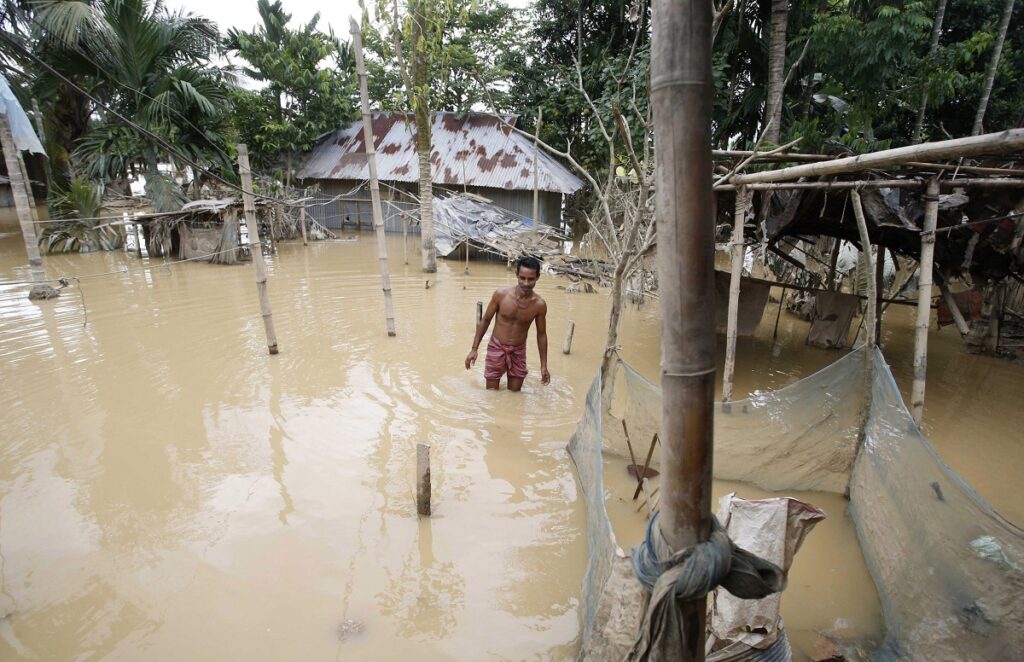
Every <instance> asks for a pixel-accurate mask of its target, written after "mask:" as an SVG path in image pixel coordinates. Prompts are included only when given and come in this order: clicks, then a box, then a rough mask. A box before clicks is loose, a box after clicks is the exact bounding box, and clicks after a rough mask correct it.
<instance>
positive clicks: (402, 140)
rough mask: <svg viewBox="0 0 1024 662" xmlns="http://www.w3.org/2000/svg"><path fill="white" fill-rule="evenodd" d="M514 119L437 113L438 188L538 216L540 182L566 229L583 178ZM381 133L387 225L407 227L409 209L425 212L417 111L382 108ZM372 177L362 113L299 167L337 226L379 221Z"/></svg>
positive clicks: (545, 216) (543, 201)
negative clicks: (567, 204) (566, 200)
mask: <svg viewBox="0 0 1024 662" xmlns="http://www.w3.org/2000/svg"><path fill="white" fill-rule="evenodd" d="M507 123H512V124H514V123H515V117H504V118H499V117H497V116H495V115H490V114H486V113H435V114H434V123H433V126H432V128H431V137H430V138H431V148H432V149H431V158H430V161H431V173H432V175H433V181H434V191H435V192H436V193H443V192H444V191H451V192H460V193H462V192H465V193H470V194H473V195H477V196H481V197H483V198H486V199H487V200H488V201H490V202H491V203H492V204H494V205H495V206H497V207H500V208H502V209H505V210H508V211H510V212H512V213H513V214H516V215H519V216H522V217H525V218H532V216H533V191H534V182H535V181H536V188H537V190H538V191H539V201H538V208H539V213H538V216H540V219H539V220H540V222H541V223H542V224H544V225H547V226H549V227H553V228H560V227H561V224H562V196H565V195H570V194H572V193H575V192H576V191H578V190H579V189H580V188H582V187H583V182H582V181H581V180H580V179H579V178H577V177H576V176H575V175H573V174H572V173H571V172H570V171H569V170H568V169H567V168H566V167H565V166H563V165H562V164H560V163H559V162H558V161H556V160H555V159H554V158H552V157H551V156H550V155H549V154H547V153H545V152H544V150H535V149H534V145H533V141H532V140H531V139H530V138H529V137H527V136H524V135H522V134H520V133H518V132H516V131H514V130H512V129H511V128H510V127H509V126H508V125H507ZM373 137H374V147H375V148H376V152H377V173H378V177H379V178H380V190H381V199H382V201H383V211H384V224H385V229H386V230H388V231H392V232H394V231H401V230H402V215H403V213H407V214H409V215H411V217H412V218H418V216H419V214H418V211H417V205H416V203H415V199H416V196H417V195H418V188H419V187H418V181H419V159H418V157H417V154H416V121H415V118H414V116H413V115H412V114H411V113H394V112H375V113H374V114H373ZM368 178H369V169H368V167H367V163H366V150H365V142H364V139H363V122H362V120H357V121H355V122H353V123H352V124H351V125H349V126H348V127H347V128H344V129H340V130H338V131H333V132H331V133H328V134H325V135H324V136H321V137H320V139H319V140H318V141H317V143H316V144H315V145H314V146H313V149H312V150H310V152H309V153H308V154H307V155H306V157H305V159H304V161H303V163H302V165H301V166H300V168H299V170H298V172H297V173H296V179H297V180H299V182H300V185H301V186H305V187H313V186H314V185H316V186H317V188H318V189H319V191H318V193H317V195H316V196H315V197H314V199H313V200H311V201H310V204H309V205H308V207H307V212H308V213H309V214H310V216H312V217H313V218H314V219H316V220H317V221H318V222H320V223H321V224H323V225H325V226H326V227H329V228H341V227H343V224H345V225H353V226H356V225H358V226H364V225H365V226H366V227H370V226H372V216H371V207H370V192H369V188H368V186H367V185H366V184H367V180H368ZM339 196H340V197H339Z"/></svg>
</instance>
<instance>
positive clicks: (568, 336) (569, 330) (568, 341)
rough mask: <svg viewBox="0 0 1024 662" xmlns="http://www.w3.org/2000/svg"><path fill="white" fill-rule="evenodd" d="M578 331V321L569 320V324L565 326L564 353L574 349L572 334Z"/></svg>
mask: <svg viewBox="0 0 1024 662" xmlns="http://www.w3.org/2000/svg"><path fill="white" fill-rule="evenodd" d="M575 332H576V322H573V321H572V320H569V326H567V327H566V328H565V342H564V343H562V354H568V353H570V352H571V351H572V334H573V333H575Z"/></svg>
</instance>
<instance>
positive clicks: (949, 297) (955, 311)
mask: <svg viewBox="0 0 1024 662" xmlns="http://www.w3.org/2000/svg"><path fill="white" fill-rule="evenodd" d="M948 280H949V279H948V278H946V277H945V275H944V276H943V277H942V278H941V279H940V280H939V292H941V293H942V300H943V301H945V302H946V306H948V307H949V314H950V315H952V316H953V321H954V322H955V323H956V329H957V331H959V332H960V336H961V337H966V336H967V334H968V333H970V332H971V327H970V326H968V324H967V320H965V319H964V315H963V313H961V312H960V306H958V305H956V299H954V298H953V293H952V292H950V291H949V285H948V282H947V281H948Z"/></svg>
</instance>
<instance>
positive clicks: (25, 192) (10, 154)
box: [0, 113, 46, 299]
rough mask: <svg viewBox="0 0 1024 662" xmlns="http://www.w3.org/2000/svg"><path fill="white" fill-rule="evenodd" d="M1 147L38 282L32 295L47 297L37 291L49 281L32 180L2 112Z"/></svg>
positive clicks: (32, 297)
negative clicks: (23, 167)
mask: <svg viewBox="0 0 1024 662" xmlns="http://www.w3.org/2000/svg"><path fill="white" fill-rule="evenodd" d="M0 147H2V148H3V151H4V159H5V161H6V163H7V178H8V181H9V183H10V186H11V195H12V196H13V197H14V208H15V211H17V213H18V225H20V226H21V238H22V240H24V242H25V254H26V255H27V256H28V269H29V273H30V274H31V276H32V282H33V283H34V284H35V285H34V286H33V287H32V290H31V291H30V292H29V298H30V299H35V298H44V297H41V296H38V295H37V296H34V295H33V293H35V292H36V288H37V287H39V286H42V285H45V282H46V271H45V270H44V269H43V258H42V257H41V256H40V255H39V243H38V242H37V241H36V229H35V225H34V224H33V223H32V200H31V193H30V192H29V189H28V182H27V181H25V178H24V177H23V176H22V171H21V166H20V165H19V163H18V148H17V147H15V145H14V136H13V135H12V134H11V125H10V121H9V120H8V119H7V114H6V113H0Z"/></svg>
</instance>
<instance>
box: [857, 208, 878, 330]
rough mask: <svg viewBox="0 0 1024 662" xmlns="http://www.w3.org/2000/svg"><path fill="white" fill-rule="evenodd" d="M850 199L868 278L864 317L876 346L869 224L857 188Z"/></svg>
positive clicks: (875, 297) (876, 308) (875, 311)
mask: <svg viewBox="0 0 1024 662" xmlns="http://www.w3.org/2000/svg"><path fill="white" fill-rule="evenodd" d="M850 201H851V202H852V203H853V215H854V216H855V217H856V218H857V232H858V233H859V234H860V252H861V255H863V256H864V265H865V267H866V268H865V271H866V272H867V278H868V292H867V302H866V304H867V313H866V314H865V317H864V328H865V330H866V333H867V341H868V346H869V347H874V346H875V344H876V343H877V338H876V337H875V319H877V315H878V298H877V296H876V295H875V290H876V284H875V265H874V264H873V260H872V258H871V238H870V237H868V224H867V221H866V220H864V207H863V205H861V202H860V193H858V192H857V189H853V190H852V191H850Z"/></svg>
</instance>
